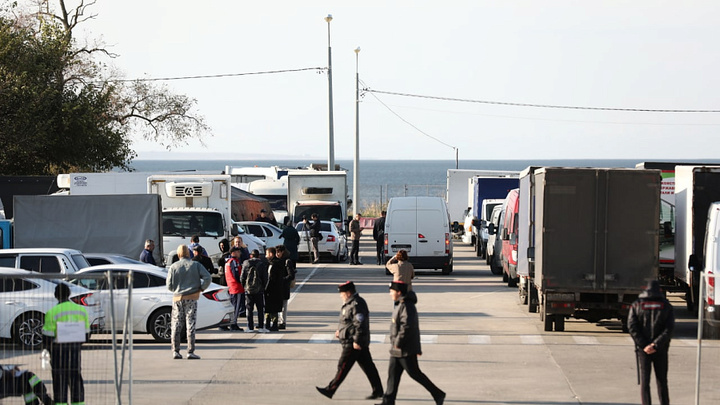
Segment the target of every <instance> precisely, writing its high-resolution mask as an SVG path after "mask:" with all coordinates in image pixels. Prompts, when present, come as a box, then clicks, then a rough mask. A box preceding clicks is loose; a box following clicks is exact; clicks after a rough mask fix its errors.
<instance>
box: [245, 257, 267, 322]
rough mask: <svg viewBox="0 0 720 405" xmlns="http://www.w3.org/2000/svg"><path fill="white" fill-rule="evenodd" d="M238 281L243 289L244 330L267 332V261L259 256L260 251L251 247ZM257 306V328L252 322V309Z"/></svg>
mask: <svg viewBox="0 0 720 405" xmlns="http://www.w3.org/2000/svg"><path fill="white" fill-rule="evenodd" d="M240 281H241V282H242V285H243V288H244V289H245V315H246V316H247V329H245V332H255V331H257V332H260V333H267V332H269V331H268V330H267V329H266V328H265V284H267V261H265V260H263V259H262V258H261V257H260V252H259V251H258V250H257V249H253V251H252V252H251V253H250V259H248V260H246V261H245V262H243V264H242V272H241V273H240ZM256 307H257V313H258V315H257V317H258V325H257V326H258V329H257V330H256V329H255V328H254V327H255V325H254V322H253V310H254V309H255V308H256Z"/></svg>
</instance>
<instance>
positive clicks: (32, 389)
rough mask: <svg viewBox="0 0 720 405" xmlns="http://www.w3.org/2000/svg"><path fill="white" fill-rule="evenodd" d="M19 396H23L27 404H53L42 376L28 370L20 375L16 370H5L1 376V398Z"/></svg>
mask: <svg viewBox="0 0 720 405" xmlns="http://www.w3.org/2000/svg"><path fill="white" fill-rule="evenodd" d="M17 396H21V397H23V399H24V400H25V404H30V405H39V404H41V403H42V404H44V405H52V404H53V401H52V399H51V398H50V397H49V396H48V394H47V389H46V388H45V384H44V383H43V382H42V380H41V379H40V377H38V376H36V375H35V374H34V373H32V372H30V371H27V370H25V371H23V372H22V373H21V374H20V375H19V376H16V375H15V371H11V372H4V373H3V375H2V378H0V399H2V398H6V397H17Z"/></svg>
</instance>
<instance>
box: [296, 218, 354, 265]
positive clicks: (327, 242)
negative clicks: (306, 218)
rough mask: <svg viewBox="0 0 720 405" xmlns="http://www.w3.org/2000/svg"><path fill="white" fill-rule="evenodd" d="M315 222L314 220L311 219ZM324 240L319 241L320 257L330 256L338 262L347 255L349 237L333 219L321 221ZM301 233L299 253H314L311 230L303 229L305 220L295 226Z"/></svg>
mask: <svg viewBox="0 0 720 405" xmlns="http://www.w3.org/2000/svg"><path fill="white" fill-rule="evenodd" d="M310 223H313V221H310ZM320 226H321V230H320V233H321V234H322V236H323V238H322V240H320V241H318V252H319V253H320V257H321V258H322V257H323V256H325V257H328V256H329V257H330V259H331V260H332V261H333V262H335V263H338V262H340V261H343V260H345V258H346V257H347V252H348V247H347V237H346V236H345V233H344V232H341V231H338V229H337V226H336V225H335V223H334V222H331V221H320ZM295 229H297V231H298V233H299V234H300V244H299V245H298V253H299V254H301V255H304V254H307V255H309V254H312V253H310V252H311V251H312V248H311V247H310V236H309V235H310V232H309V231H303V222H300V223H299V224H297V225H296V226H295Z"/></svg>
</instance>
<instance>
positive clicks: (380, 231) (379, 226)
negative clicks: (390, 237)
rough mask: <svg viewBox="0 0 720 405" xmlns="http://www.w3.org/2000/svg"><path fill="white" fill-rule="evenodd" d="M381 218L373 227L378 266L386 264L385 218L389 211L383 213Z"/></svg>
mask: <svg viewBox="0 0 720 405" xmlns="http://www.w3.org/2000/svg"><path fill="white" fill-rule="evenodd" d="M381 215H382V216H381V217H380V218H378V219H377V220H375V225H374V226H373V239H374V240H375V250H376V252H377V264H385V216H386V215H387V211H383V212H382V213H381Z"/></svg>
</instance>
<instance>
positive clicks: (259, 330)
mask: <svg viewBox="0 0 720 405" xmlns="http://www.w3.org/2000/svg"><path fill="white" fill-rule="evenodd" d="M257 331H258V332H260V333H269V332H270V331H269V330H267V329H265V328H260V329H258V330H257Z"/></svg>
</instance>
